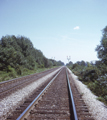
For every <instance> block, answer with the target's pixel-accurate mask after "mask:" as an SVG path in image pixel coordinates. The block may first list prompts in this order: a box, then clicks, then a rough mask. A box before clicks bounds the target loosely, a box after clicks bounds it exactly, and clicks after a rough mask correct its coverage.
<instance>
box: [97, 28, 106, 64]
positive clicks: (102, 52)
mask: <svg viewBox="0 0 107 120" xmlns="http://www.w3.org/2000/svg"><path fill="white" fill-rule="evenodd" d="M102 35H103V36H102V39H101V41H100V45H98V46H97V47H96V51H97V54H98V58H99V59H100V60H101V61H102V63H104V64H106V65H107V26H106V27H105V28H104V29H103V30H102Z"/></svg>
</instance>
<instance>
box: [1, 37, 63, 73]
mask: <svg viewBox="0 0 107 120" xmlns="http://www.w3.org/2000/svg"><path fill="white" fill-rule="evenodd" d="M60 65H64V63H62V62H59V61H55V60H49V59H47V58H46V57H45V56H44V55H43V53H42V52H41V51H40V50H38V49H36V48H34V47H33V44H32V42H31V41H30V39H29V38H26V37H24V36H18V37H16V36H14V35H12V36H10V35H6V36H3V37H2V38H1V39H0V71H7V72H12V71H14V73H15V72H16V74H22V70H27V69H28V70H34V69H36V68H48V67H52V66H60Z"/></svg>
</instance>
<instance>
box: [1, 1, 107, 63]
mask: <svg viewBox="0 0 107 120" xmlns="http://www.w3.org/2000/svg"><path fill="white" fill-rule="evenodd" d="M106 5H107V0H0V38H1V37H2V36H5V35H15V36H18V35H23V36H25V37H28V38H29V39H30V40H31V41H32V43H33V45H34V47H35V48H37V49H40V50H41V51H42V52H43V54H44V55H45V56H46V57H47V58H55V60H61V61H63V62H65V63H67V62H68V61H67V56H71V61H72V62H74V63H75V62H76V61H81V60H84V61H93V60H97V59H98V58H97V52H95V48H96V46H97V45H98V44H100V40H101V36H102V31H101V30H102V29H103V28H104V27H105V26H106V25H107V7H106Z"/></svg>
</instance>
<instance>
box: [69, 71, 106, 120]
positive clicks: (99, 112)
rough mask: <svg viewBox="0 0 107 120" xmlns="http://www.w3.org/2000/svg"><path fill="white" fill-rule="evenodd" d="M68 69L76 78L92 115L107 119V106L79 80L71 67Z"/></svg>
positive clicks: (103, 119) (96, 118)
mask: <svg viewBox="0 0 107 120" xmlns="http://www.w3.org/2000/svg"><path fill="white" fill-rule="evenodd" d="M68 70H69V72H70V73H71V75H72V77H73V79H74V82H75V85H76V87H77V89H78V91H79V92H80V94H82V98H83V100H84V102H85V103H86V105H87V107H88V108H89V112H90V113H91V114H92V117H93V118H94V119H95V120H107V106H105V105H104V104H103V103H102V102H100V101H98V100H97V96H95V95H94V94H93V93H92V92H91V91H90V90H89V89H88V88H87V86H86V85H84V84H83V83H82V82H81V81H79V80H78V77H77V76H75V75H74V74H73V73H72V72H71V70H70V69H68Z"/></svg>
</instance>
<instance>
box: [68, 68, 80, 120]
mask: <svg viewBox="0 0 107 120" xmlns="http://www.w3.org/2000/svg"><path fill="white" fill-rule="evenodd" d="M66 76H67V83H68V88H69V93H70V101H71V104H72V109H73V117H74V119H73V120H78V118H77V113H76V108H75V103H74V99H73V94H72V91H71V85H70V82H69V77H68V73H67V69H66Z"/></svg>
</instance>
